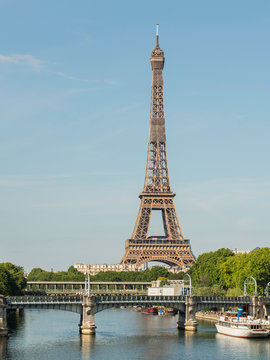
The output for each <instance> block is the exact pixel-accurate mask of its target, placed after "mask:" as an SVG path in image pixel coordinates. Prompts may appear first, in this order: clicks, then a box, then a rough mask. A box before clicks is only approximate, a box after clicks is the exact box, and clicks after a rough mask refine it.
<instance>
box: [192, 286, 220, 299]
mask: <svg viewBox="0 0 270 360" xmlns="http://www.w3.org/2000/svg"><path fill="white" fill-rule="evenodd" d="M194 294H195V295H197V296H224V295H225V290H224V289H222V288H221V287H220V286H219V285H213V286H198V287H195V288H194Z"/></svg>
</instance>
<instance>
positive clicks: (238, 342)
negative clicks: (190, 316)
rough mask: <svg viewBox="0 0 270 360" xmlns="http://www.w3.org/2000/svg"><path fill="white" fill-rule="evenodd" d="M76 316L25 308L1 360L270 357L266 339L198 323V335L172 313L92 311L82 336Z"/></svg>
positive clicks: (0, 345)
mask: <svg viewBox="0 0 270 360" xmlns="http://www.w3.org/2000/svg"><path fill="white" fill-rule="evenodd" d="M78 322H79V315H78V314H74V313H69V312H64V311H57V310H51V311H50V310H26V311H25V312H24V314H23V315H22V316H20V318H17V319H16V317H14V320H13V321H12V322H11V324H10V335H9V338H8V339H7V340H6V339H3V338H0V359H1V360H2V359H3V360H79V359H85V360H86V359H97V360H103V359H104V360H114V359H115V360H116V359H117V360H124V359H125V360H126V359H134V360H135V359H136V360H137V359H138V360H139V359H146V360H150V359H151V360H153V359H162V360H163V359H164V360H165V359H166V360H176V359H177V360H179V359H185V360H195V359H196V360H204V359H207V360H209V359H218V360H225V359H228V360H229V359H230V360H231V359H233V360H238V359H245V360H248V359H256V360H266V359H268V360H269V359H270V338H268V339H266V340H263V339H257V340H256V339H255V340H251V339H237V338H231V337H227V336H224V335H219V334H216V331H215V327H214V326H213V325H212V324H210V323H206V322H201V323H200V326H199V328H198V332H197V333H196V334H190V333H185V332H184V331H178V330H177V329H176V317H167V316H166V317H159V316H151V315H144V314H140V313H136V312H134V311H131V310H120V309H119V310H117V309H110V310H106V311H102V312H101V313H98V314H97V315H96V325H97V334H96V335H95V336H94V337H90V338H89V337H85V336H83V337H81V336H80V335H79V333H78Z"/></svg>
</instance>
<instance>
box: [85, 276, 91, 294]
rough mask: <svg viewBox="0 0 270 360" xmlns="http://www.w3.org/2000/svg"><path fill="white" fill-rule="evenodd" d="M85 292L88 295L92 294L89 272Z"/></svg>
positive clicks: (86, 277)
mask: <svg viewBox="0 0 270 360" xmlns="http://www.w3.org/2000/svg"><path fill="white" fill-rule="evenodd" d="M84 293H85V295H87V296H90V275H89V273H87V275H86V276H85V286H84Z"/></svg>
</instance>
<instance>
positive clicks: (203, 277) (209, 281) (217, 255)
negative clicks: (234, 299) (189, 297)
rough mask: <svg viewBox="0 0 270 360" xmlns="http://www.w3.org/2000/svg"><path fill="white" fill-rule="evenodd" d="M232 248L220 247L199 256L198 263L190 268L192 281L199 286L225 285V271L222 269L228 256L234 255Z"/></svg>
mask: <svg viewBox="0 0 270 360" xmlns="http://www.w3.org/2000/svg"><path fill="white" fill-rule="evenodd" d="M234 256H235V255H234V253H233V252H232V251H231V250H230V249H219V250H217V251H214V252H208V253H204V254H202V255H199V256H198V259H197V261H196V263H195V264H194V265H193V266H192V268H191V269H190V270H189V274H190V276H191V278H192V282H193V284H194V285H197V286H213V285H216V284H217V285H219V286H220V287H222V288H223V287H225V286H226V284H225V282H224V278H223V272H222V271H221V269H220V266H221V264H223V263H224V262H225V261H226V260H227V259H228V258H230V257H234Z"/></svg>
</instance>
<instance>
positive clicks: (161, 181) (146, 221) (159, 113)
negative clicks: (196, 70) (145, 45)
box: [121, 25, 195, 267]
mask: <svg viewBox="0 0 270 360" xmlns="http://www.w3.org/2000/svg"><path fill="white" fill-rule="evenodd" d="M164 62H165V58H164V52H163V50H162V49H160V47H159V36H158V25H157V35H156V47H155V48H154V50H153V51H152V54H151V58H150V63H151V67H152V72H153V75H152V93H151V110H150V131H149V142H148V152H147V164H146V173H145V181H144V188H143V191H142V193H141V194H140V195H139V198H140V199H141V205H140V210H139V214H138V217H137V220H136V224H135V226H134V230H133V233H132V236H131V239H128V240H126V245H125V254H124V256H123V258H122V260H121V263H122V264H136V265H137V266H140V265H142V264H143V263H146V262H149V261H160V262H164V263H166V264H168V265H178V266H182V267H184V266H186V265H192V264H193V263H194V262H195V259H194V256H193V254H192V252H191V248H190V241H189V240H188V239H185V238H184V235H183V233H182V230H181V227H180V223H179V220H178V217H177V214H176V210H175V206H174V201H173V198H174V196H175V194H174V193H173V192H172V191H171V186H170V179H169V172H168V164H167V152H166V136H165V116H164V99H163V76H162V70H163V67H164ZM153 210H160V211H161V212H162V219H163V226H164V233H165V236H155V237H154V236H150V237H148V230H149V225H150V218H151V214H152V211H153Z"/></svg>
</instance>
